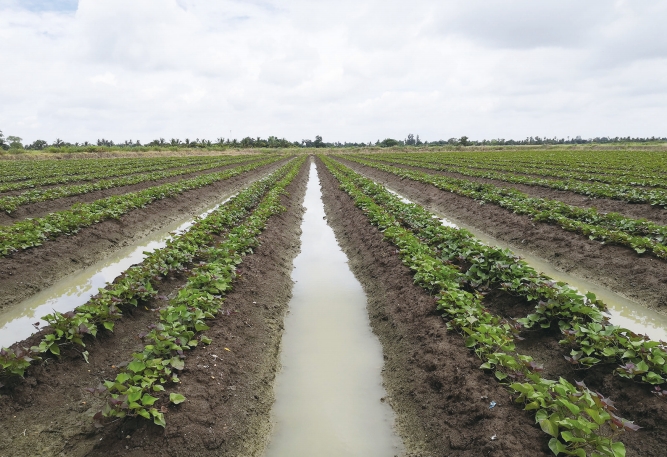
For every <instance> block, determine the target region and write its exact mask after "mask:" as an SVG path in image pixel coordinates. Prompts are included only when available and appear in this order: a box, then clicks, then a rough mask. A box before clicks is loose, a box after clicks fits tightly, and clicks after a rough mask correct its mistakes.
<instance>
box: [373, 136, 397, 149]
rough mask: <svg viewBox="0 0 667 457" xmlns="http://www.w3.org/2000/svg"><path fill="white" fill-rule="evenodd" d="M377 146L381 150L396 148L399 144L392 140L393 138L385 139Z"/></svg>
mask: <svg viewBox="0 0 667 457" xmlns="http://www.w3.org/2000/svg"><path fill="white" fill-rule="evenodd" d="M377 144H378V146H380V147H382V148H390V147H392V146H398V144H399V142H398V141H397V140H394V139H393V138H385V139H384V140H382V142H380V143H377Z"/></svg>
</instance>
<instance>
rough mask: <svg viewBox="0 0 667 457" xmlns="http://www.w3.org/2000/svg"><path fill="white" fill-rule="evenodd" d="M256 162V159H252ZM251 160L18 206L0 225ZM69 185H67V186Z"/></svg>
mask: <svg viewBox="0 0 667 457" xmlns="http://www.w3.org/2000/svg"><path fill="white" fill-rule="evenodd" d="M254 159H255V160H256V158H254ZM251 160H253V158H250V157H249V158H248V162H243V163H236V164H232V165H225V166H222V167H217V168H211V169H210V170H204V171H200V172H197V173H188V174H184V175H180V176H172V177H170V178H165V179H158V180H153V181H145V182H142V183H138V184H133V185H131V186H121V187H112V188H110V189H104V190H97V191H95V192H88V193H87V194H81V195H73V196H71V197H64V198H56V199H54V200H47V201H43V202H38V203H31V204H27V205H22V206H19V207H18V208H17V209H16V211H14V212H12V213H11V214H7V213H4V212H2V213H0V225H11V224H14V223H15V222H18V221H20V220H23V219H26V218H28V217H30V218H33V219H35V218H38V217H42V216H45V215H47V214H49V213H53V212H55V211H62V210H65V209H69V208H70V207H71V206H72V205H73V204H75V203H90V202H93V201H95V200H99V199H101V198H106V197H110V196H112V195H121V194H127V193H129V192H137V191H140V190H144V189H148V188H149V187H154V186H160V185H162V184H168V183H172V182H177V181H181V180H183V179H190V178H195V177H197V176H201V175H205V174H210V173H216V172H219V171H222V170H228V169H230V168H235V167H240V166H243V165H246V164H248V163H249V162H250V161H251ZM67 185H69V184H67Z"/></svg>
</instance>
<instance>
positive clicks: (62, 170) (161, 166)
mask: <svg viewBox="0 0 667 457" xmlns="http://www.w3.org/2000/svg"><path fill="white" fill-rule="evenodd" d="M228 157H229V156H228ZM233 157H239V158H240V157H241V156H233ZM246 157H247V156H246ZM229 158H230V159H232V157H229ZM219 159H220V157H219V156H214V157H210V156H206V157H200V156H198V157H169V158H165V159H163V158H154V159H79V160H74V159H72V160H57V161H56V160H48V161H44V162H47V163H46V164H44V163H43V162H41V161H39V162H37V161H34V160H26V161H22V162H28V164H35V165H33V166H32V167H31V168H29V169H28V170H26V171H24V172H23V174H20V173H7V171H5V173H6V174H7V176H5V177H4V180H5V181H9V182H5V181H2V182H0V192H9V191H16V190H22V189H31V188H34V187H39V186H50V185H56V184H66V183H70V182H78V181H93V180H96V179H105V178H112V177H116V176H127V175H130V174H134V173H144V172H151V171H161V170H169V169H174V168H180V167H189V166H196V165H205V164H207V163H211V162H215V161H216V160H219ZM36 164H41V165H42V167H41V168H40V167H38V166H37V165H36Z"/></svg>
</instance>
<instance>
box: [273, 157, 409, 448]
mask: <svg viewBox="0 0 667 457" xmlns="http://www.w3.org/2000/svg"><path fill="white" fill-rule="evenodd" d="M304 206H305V208H306V212H305V214H304V219H303V222H302V225H301V229H302V232H303V233H302V236H301V253H300V254H299V255H298V256H297V258H296V259H295V261H294V270H293V272H292V279H293V280H294V282H295V284H294V289H293V291H292V293H293V297H292V300H291V301H290V304H289V312H288V314H287V316H286V319H285V333H284V335H283V339H282V343H281V344H282V348H281V363H282V369H281V371H280V373H279V374H278V377H277V380H276V384H275V396H276V402H275V404H274V407H273V413H272V414H273V422H274V430H273V431H274V433H273V436H272V437H271V439H270V442H269V445H268V448H267V451H266V454H265V455H266V457H285V456H290V457H312V456H317V457H340V456H346V457H355V456H359V457H392V456H395V455H399V454H400V453H401V452H402V443H401V440H400V438H398V436H397V435H396V434H395V433H394V431H393V423H394V417H393V412H392V410H391V407H390V406H389V405H388V404H387V403H383V402H382V401H381V398H383V397H385V396H386V393H385V391H384V388H383V387H382V377H381V373H382V366H383V357H382V347H381V345H380V342H379V341H378V339H377V338H376V336H375V335H374V334H373V333H372V331H371V328H370V323H369V319H368V314H367V311H366V296H365V294H364V291H363V289H362V287H361V284H359V282H358V281H357V280H356V278H355V277H354V275H353V274H352V272H351V271H350V269H349V266H348V264H347V257H346V256H345V254H344V253H343V252H342V250H341V249H340V247H339V246H338V243H337V241H336V238H335V236H334V233H333V230H332V229H331V227H329V225H328V224H327V222H326V219H325V213H324V205H323V203H322V194H321V191H320V183H319V178H318V176H317V171H316V167H315V164H314V163H311V165H310V176H309V181H308V187H307V190H306V196H305V201H304Z"/></svg>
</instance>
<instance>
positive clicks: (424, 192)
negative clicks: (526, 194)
mask: <svg viewBox="0 0 667 457" xmlns="http://www.w3.org/2000/svg"><path fill="white" fill-rule="evenodd" d="M341 162H342V163H344V164H345V165H347V166H349V167H351V168H352V169H354V170H356V171H358V172H360V173H362V174H364V175H365V176H367V177H369V178H371V179H374V180H375V181H377V182H380V183H383V184H386V185H388V186H389V187H390V188H391V189H393V190H395V191H397V192H400V193H401V194H403V195H404V196H406V197H407V198H409V199H411V200H413V201H415V202H416V203H419V204H421V205H423V206H424V207H426V208H427V209H430V210H433V211H436V212H440V213H442V214H444V215H447V216H450V217H451V218H452V219H454V221H456V220H459V221H461V222H463V223H465V224H468V225H470V226H471V227H475V228H477V229H478V230H480V231H482V232H485V233H487V234H489V235H490V236H492V237H494V238H496V239H498V240H502V241H504V242H506V243H508V244H509V245H510V246H511V245H515V246H519V247H520V248H521V249H522V250H526V251H528V252H530V253H531V254H532V255H535V256H536V257H540V258H542V259H545V260H546V261H548V262H550V263H551V264H553V265H554V266H555V267H556V268H558V269H560V270H563V271H566V272H568V273H569V274H571V275H574V276H578V277H581V278H585V279H587V280H589V281H591V282H593V283H596V284H599V285H601V286H604V287H607V288H609V289H611V290H613V291H614V292H616V293H619V294H621V295H624V296H626V297H628V298H630V299H631V300H633V301H635V302H637V303H640V304H642V305H644V306H647V307H649V308H652V309H655V310H657V311H660V312H667V262H664V261H660V260H658V259H655V258H653V257H651V256H647V255H639V254H637V253H635V252H634V251H633V250H631V249H628V248H626V247H623V246H615V245H610V244H602V243H600V242H598V241H593V240H589V239H588V238H586V237H584V236H581V235H578V234H576V233H572V232H568V231H566V230H563V229H561V228H560V227H557V226H555V225H550V224H546V223H535V222H533V221H532V220H531V219H530V218H529V217H527V216H521V215H518V214H514V213H512V212H510V211H508V210H506V209H504V208H501V207H499V206H496V205H491V204H484V205H481V204H479V202H476V201H474V200H473V199H471V198H468V197H463V196H460V195H456V194H454V193H451V192H445V191H442V190H440V189H438V188H436V187H435V186H432V185H429V184H424V183H420V182H417V181H412V180H409V179H403V180H401V179H400V178H399V177H397V176H395V175H392V174H390V173H387V172H384V171H381V170H378V169H375V168H371V167H367V166H364V165H360V164H357V163H354V162H350V161H347V160H344V159H343V160H341Z"/></svg>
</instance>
